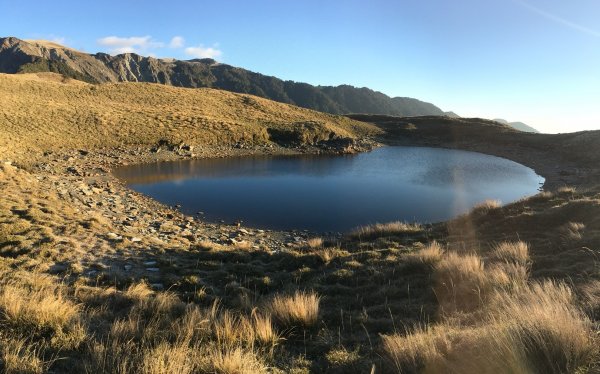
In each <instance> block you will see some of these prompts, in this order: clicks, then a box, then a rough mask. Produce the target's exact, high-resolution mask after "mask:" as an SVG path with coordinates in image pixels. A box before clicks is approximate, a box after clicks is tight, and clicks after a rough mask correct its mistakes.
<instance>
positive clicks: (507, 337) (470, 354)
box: [383, 282, 597, 373]
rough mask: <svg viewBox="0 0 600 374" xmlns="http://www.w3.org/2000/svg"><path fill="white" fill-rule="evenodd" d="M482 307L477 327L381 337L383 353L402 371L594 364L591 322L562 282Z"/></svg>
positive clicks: (570, 368) (563, 369)
mask: <svg viewBox="0 0 600 374" xmlns="http://www.w3.org/2000/svg"><path fill="white" fill-rule="evenodd" d="M484 309H485V314H483V316H482V317H481V320H480V321H479V322H476V323H475V325H473V326H455V325H452V324H451V323H442V324H439V325H436V326H432V327H429V328H426V329H417V330H416V331H414V332H412V333H408V334H406V335H399V334H394V335H387V336H383V351H384V354H385V356H386V357H387V358H388V360H389V361H390V362H391V363H392V365H394V366H395V367H396V368H397V370H398V371H399V372H402V373H415V372H431V373H437V372H444V373H517V372H518V373H531V372H534V373H571V372H576V371H577V370H581V369H584V368H586V367H588V366H589V365H591V364H592V363H593V360H594V358H595V357H594V355H595V353H596V351H597V348H596V345H595V344H596V341H595V338H594V335H593V328H592V324H591V322H590V321H589V319H588V318H587V317H586V316H585V315H584V314H583V313H582V312H581V311H580V310H579V309H578V308H577V307H576V306H575V305H574V303H573V300H572V295H571V292H570V289H569V288H568V287H567V286H565V285H564V284H559V283H553V282H544V283H534V284H533V285H531V287H529V288H527V289H524V290H521V292H520V293H518V294H509V293H505V292H499V293H498V294H496V295H495V296H494V300H493V301H492V302H491V303H490V304H489V305H486V306H484Z"/></svg>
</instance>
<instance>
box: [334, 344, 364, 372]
mask: <svg viewBox="0 0 600 374" xmlns="http://www.w3.org/2000/svg"><path fill="white" fill-rule="evenodd" d="M325 358H327V362H328V363H329V364H330V365H331V366H334V367H347V366H349V365H352V364H354V363H356V362H357V361H358V360H360V355H359V353H358V349H355V350H353V351H349V350H348V349H346V348H345V347H338V348H334V349H332V350H330V351H329V352H327V354H326V355H325Z"/></svg>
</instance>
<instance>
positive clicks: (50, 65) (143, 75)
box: [0, 37, 443, 116]
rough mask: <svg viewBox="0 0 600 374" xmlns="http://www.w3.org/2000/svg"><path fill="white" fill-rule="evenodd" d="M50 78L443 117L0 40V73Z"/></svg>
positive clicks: (335, 91) (198, 70)
mask: <svg viewBox="0 0 600 374" xmlns="http://www.w3.org/2000/svg"><path fill="white" fill-rule="evenodd" d="M19 72H25V73H33V72H55V73H61V74H64V75H66V76H68V77H71V78H75V79H79V80H83V81H87V82H90V83H105V82H149V83H161V84H166V85H171V86H178V87H192V88H196V87H212V88H219V89H222V90H226V91H232V92H237V93H247V94H252V95H256V96H260V97H264V98H267V99H271V100H275V101H279V102H283V103H288V104H294V105H298V106H301V107H304V108H309V109H315V110H318V111H322V112H327V113H333V114H344V113H376V114H390V115H398V116H413V115H443V111H442V110H441V109H439V108H438V107H436V106H435V105H433V104H430V103H426V102H423V101H419V100H416V99H412V98H407V97H395V98H390V97H389V96H387V95H384V94H382V93H381V92H377V91H373V90H370V89H368V88H355V87H352V86H348V85H342V86H338V87H330V86H318V87H316V86H312V85H310V84H306V83H297V82H293V81H283V80H281V79H278V78H276V77H271V76H267V75H263V74H258V73H254V72H251V71H248V70H245V69H241V68H237V67H234V66H230V65H226V64H221V63H217V62H216V61H214V60H211V59H194V60H189V61H181V60H172V59H156V58H153V57H143V56H139V55H137V54H134V53H125V54H120V55H117V56H110V55H108V54H106V53H96V54H93V55H92V54H87V53H83V52H79V51H76V50H73V49H70V48H66V47H63V46H60V45H58V44H55V43H50V42H46V41H24V40H20V39H18V38H13V37H7V38H0V73H10V74H13V73H19Z"/></svg>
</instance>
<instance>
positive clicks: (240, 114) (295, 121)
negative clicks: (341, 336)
mask: <svg viewBox="0 0 600 374" xmlns="http://www.w3.org/2000/svg"><path fill="white" fill-rule="evenodd" d="M0 102H2V106H1V107H0V132H1V133H2V137H0V155H16V154H19V155H21V156H22V155H23V154H24V153H25V152H24V151H25V150H27V151H28V152H27V153H29V152H31V151H35V150H39V151H47V150H55V149H60V148H63V147H66V148H71V149H73V148H99V147H115V146H136V145H141V146H147V145H153V144H156V143H157V142H160V141H168V142H171V143H180V142H185V143H187V144H191V145H209V144H213V145H214V144H220V145H227V144H235V143H238V142H241V143H248V144H257V143H258V144H260V143H265V142H269V141H273V140H277V139H276V138H277V137H279V138H281V137H285V136H286V134H287V136H288V138H289V139H291V140H294V139H297V140H299V141H300V142H302V143H314V142H316V141H328V140H332V139H336V138H345V137H349V138H355V137H357V136H365V135H369V134H377V133H379V132H380V131H379V130H378V129H377V128H375V127H374V126H373V125H370V124H365V123H361V122H356V121H353V120H351V119H348V118H345V117H339V116H334V115H329V114H324V113H319V112H315V111H312V110H308V109H303V108H298V107H295V106H291V105H287V104H282V103H277V102H274V101H270V100H266V99H262V98H259V97H254V96H249V95H240V94H234V93H230V92H225V91H220V90H214V89H208V88H203V89H186V88H176V87H167V86H163V85H158V84H149V83H114V84H103V85H92V84H87V83H83V82H81V81H77V80H72V79H67V80H65V79H64V78H63V77H61V76H60V75H58V74H54V73H38V74H18V75H14V74H0Z"/></svg>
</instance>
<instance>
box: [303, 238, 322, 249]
mask: <svg viewBox="0 0 600 374" xmlns="http://www.w3.org/2000/svg"><path fill="white" fill-rule="evenodd" d="M306 245H308V248H313V249H315V248H321V247H322V246H323V239H322V238H310V239H308V240H307V241H306Z"/></svg>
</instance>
